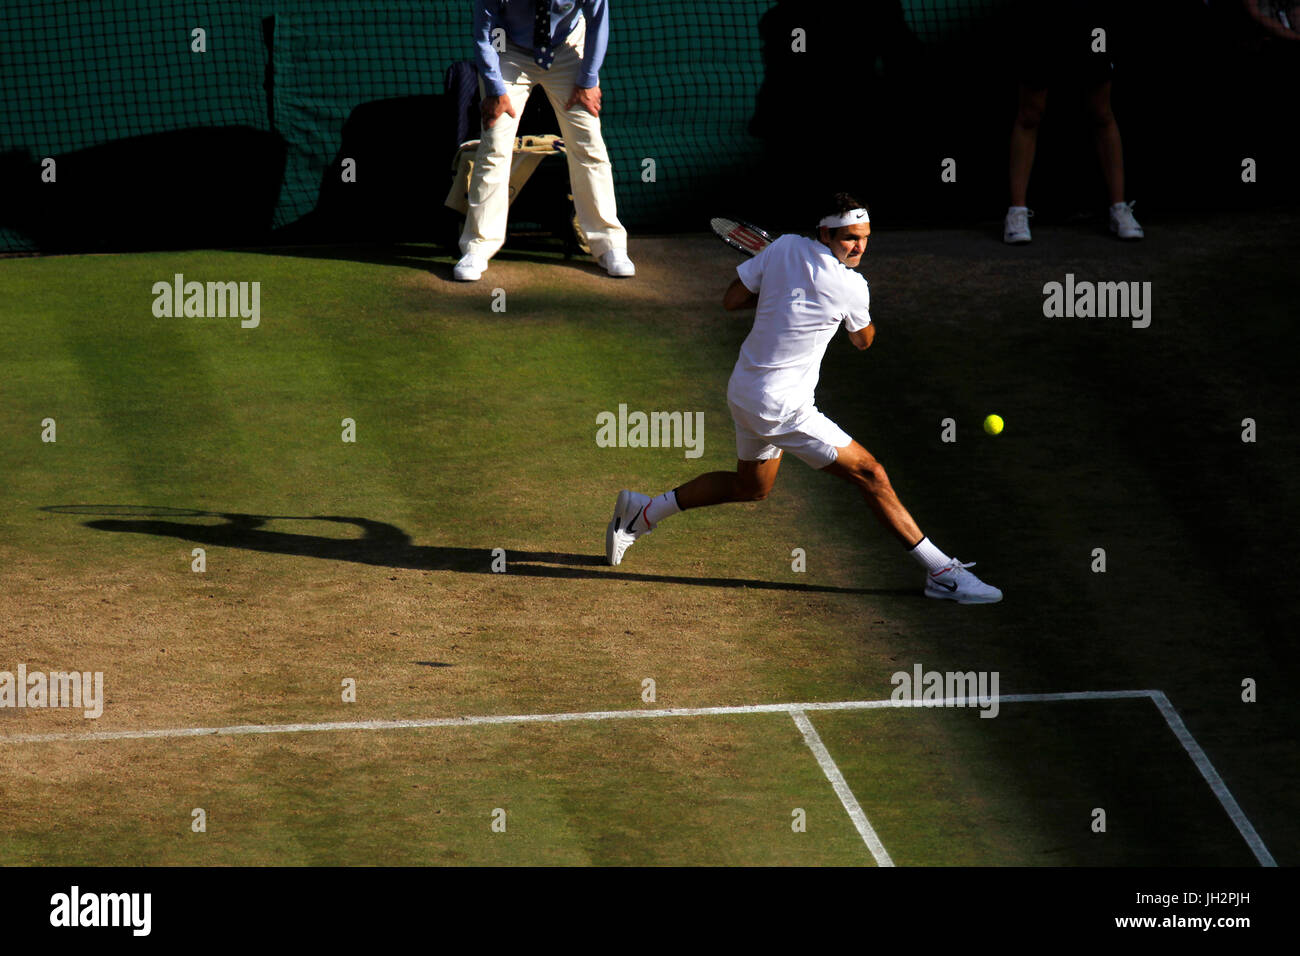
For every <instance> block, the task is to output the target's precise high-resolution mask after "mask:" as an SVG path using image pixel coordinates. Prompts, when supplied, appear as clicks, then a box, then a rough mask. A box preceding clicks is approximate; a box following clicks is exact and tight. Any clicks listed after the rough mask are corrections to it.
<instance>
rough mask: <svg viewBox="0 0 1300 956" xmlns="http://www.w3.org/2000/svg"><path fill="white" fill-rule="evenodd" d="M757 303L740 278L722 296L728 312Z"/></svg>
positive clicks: (754, 295) (750, 306)
mask: <svg viewBox="0 0 1300 956" xmlns="http://www.w3.org/2000/svg"><path fill="white" fill-rule="evenodd" d="M756 305H758V296H757V295H756V294H755V293H753V292H750V291H749V289H747V288H745V283H743V282H741V281H740V280H739V279H732V280H731V285H729V286H727V291H726V293H725V294H724V295H723V296H722V307H723V308H724V309H726V310H727V311H728V312H735V311H736V310H738V309H752V308H753V307H754V306H756ZM867 328H871V326H867Z"/></svg>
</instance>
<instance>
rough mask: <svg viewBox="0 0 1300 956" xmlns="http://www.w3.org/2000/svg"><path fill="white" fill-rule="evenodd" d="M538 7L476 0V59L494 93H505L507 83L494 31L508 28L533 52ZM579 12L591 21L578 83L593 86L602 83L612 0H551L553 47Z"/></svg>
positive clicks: (521, 1)
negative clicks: (493, 39) (503, 76)
mask: <svg viewBox="0 0 1300 956" xmlns="http://www.w3.org/2000/svg"><path fill="white" fill-rule="evenodd" d="M536 11H537V8H536V6H535V4H534V2H533V0H475V3H474V62H475V64H476V65H477V66H478V72H479V75H480V76H482V77H483V82H484V84H485V85H486V86H487V88H488V90H489V91H490V92H491V93H492V95H493V96H501V95H502V94H503V93H505V91H506V85H505V83H504V82H503V81H502V79H501V60H500V56H499V55H498V54H497V51H496V48H495V47H493V46H492V31H493V30H495V29H497V28H498V27H502V28H504V29H505V31H506V39H507V40H508V41H510V42H511V43H513V44H514V45H515V46H517V47H519V48H521V49H523V50H526V51H527V52H528V54H529V56H533V55H534V54H535V53H536V51H535V50H534V49H533V21H534V19H535V17H536ZM579 16H582V17H583V18H584V19H585V20H586V21H587V39H586V41H585V43H584V49H583V51H582V67H581V69H579V71H578V84H577V85H578V86H580V87H583V88H585V89H590V88H591V87H593V86H599V85H600V78H599V74H600V66H601V64H602V63H603V62H604V61H605V48H606V47H607V46H608V45H609V2H608V0H551V49H554V48H555V47H557V46H559V45H560V44H561V43H563V42H564V39H565V37H567V36H568V35H569V34H570V33H571V32H572V31H573V28H574V26H576V25H577V22H578V17H579Z"/></svg>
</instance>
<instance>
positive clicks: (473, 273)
mask: <svg viewBox="0 0 1300 956" xmlns="http://www.w3.org/2000/svg"><path fill="white" fill-rule="evenodd" d="M484 272H487V260H486V259H484V258H483V257H482V256H476V255H474V253H472V252H467V253H465V254H464V255H463V256H461V257H460V262H458V263H456V268H454V269H452V270H451V274H452V276H453V277H454V278H455V279H456V281H457V282H475V281H477V280H478V279H481V278H482V277H483V273H484Z"/></svg>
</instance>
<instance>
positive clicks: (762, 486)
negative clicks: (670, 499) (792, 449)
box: [676, 455, 781, 511]
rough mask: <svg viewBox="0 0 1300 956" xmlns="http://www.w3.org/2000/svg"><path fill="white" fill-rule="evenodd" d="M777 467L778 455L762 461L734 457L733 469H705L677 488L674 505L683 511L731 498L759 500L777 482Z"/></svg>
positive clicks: (779, 458) (779, 461) (720, 502)
mask: <svg viewBox="0 0 1300 956" xmlns="http://www.w3.org/2000/svg"><path fill="white" fill-rule="evenodd" d="M780 467H781V456H780V455H778V456H777V457H776V458H768V459H765V460H764V461H737V462H736V470H735V471H710V472H706V473H704V474H702V475H699V476H697V477H695V478H692V479H691V480H690V481H688V482H687V483H686V484H684V485H682V486H680V487H679V488H678V489H677V490H676V495H677V505H678V507H680V508H681V509H682V510H683V511H685V510H687V509H688V508H706V507H708V506H709V505H721V504H726V503H727V502H730V501H762V500H763V499H764V498H766V497H767V495H768V492H770V491H771V490H772V486H773V485H774V484H775V483H776V472H777V469H779V468H780Z"/></svg>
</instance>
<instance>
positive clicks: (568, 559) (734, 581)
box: [41, 505, 916, 596]
mask: <svg viewBox="0 0 1300 956" xmlns="http://www.w3.org/2000/svg"><path fill="white" fill-rule="evenodd" d="M89 507H92V506H83V505H49V506H46V507H43V508H42V509H41V510H42V511H53V512H58V513H74V514H75V513H86V512H84V511H81V512H78V511H77V510H76V509H81V508H89ZM198 517H201V518H202V520H211V518H221V519H223V522H224V523H222V524H201V523H191V522H190V521H175V520H169V519H166V518H156V517H141V518H97V519H95V520H92V521H87V522H85V526H86V527H87V528H94V529H95V530H97V531H114V532H128V533H131V534H150V535H155V536H158V537H166V538H177V539H179V540H182V541H189V542H192V543H193V544H196V545H200V546H203V547H209V548H242V549H244V550H247V551H262V552H265V553H268V554H291V555H298V556H300V557H308V558H321V559H324V560H328V561H352V562H355V563H357V564H371V565H376V566H380V567H387V568H409V569H412V570H417V571H457V572H461V573H466V574H490V573H493V572H492V565H493V560H494V556H493V549H492V548H462V547H451V546H438V545H418V544H414V543H412V541H411V538H410V535H408V534H407V533H406V532H405V531H403V530H402V529H401V528H398V527H397V526H396V525H391V524H388V523H386V522H383V521H372V520H370V519H369V518H355V517H343V516H339V515H312V516H305V517H304V516H298V517H293V518H286V517H283V516H276V515H252V514H239V513H227V512H223V513H208V512H201V513H198V514H197V515H196V518H198ZM272 520H276V521H286V520H295V521H332V522H337V523H338V524H341V525H353V526H355V527H357V528H359V529H361V536H360V537H357V538H332V537H328V536H324V535H314V534H299V533H294V532H288V531H271V530H268V529H266V528H264V527H263V525H265V524H266V523H267V522H268V521H272ZM505 551H506V553H505V559H506V573H509V574H515V575H524V576H527V577H540V578H602V579H614V580H620V581H646V582H652V583H658V584H689V585H696V586H701V587H714V588H756V589H762V590H772V591H803V592H813V593H822V594H892V595H909V596H910V595H914V594H915V593H916V590H915V589H912V588H845V587H833V586H829V585H817V584H793V583H786V582H782V581H757V580H752V579H748V578H722V577H686V576H683V575H675V574H643V573H637V572H628V571H615V570H613V569H610V568H608V567H607V565H606V563H605V557H604V555H599V554H568V553H564V552H557V551H518V550H512V549H508V548H507V549H505ZM498 566H499V565H498ZM597 569H599V570H597Z"/></svg>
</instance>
